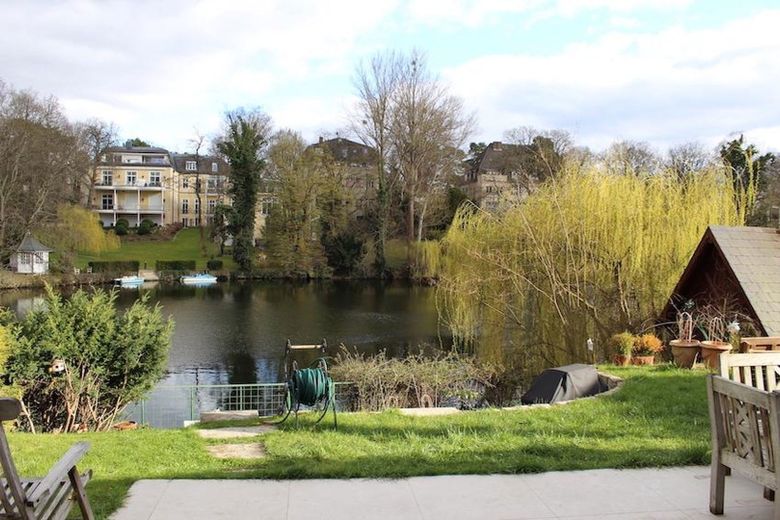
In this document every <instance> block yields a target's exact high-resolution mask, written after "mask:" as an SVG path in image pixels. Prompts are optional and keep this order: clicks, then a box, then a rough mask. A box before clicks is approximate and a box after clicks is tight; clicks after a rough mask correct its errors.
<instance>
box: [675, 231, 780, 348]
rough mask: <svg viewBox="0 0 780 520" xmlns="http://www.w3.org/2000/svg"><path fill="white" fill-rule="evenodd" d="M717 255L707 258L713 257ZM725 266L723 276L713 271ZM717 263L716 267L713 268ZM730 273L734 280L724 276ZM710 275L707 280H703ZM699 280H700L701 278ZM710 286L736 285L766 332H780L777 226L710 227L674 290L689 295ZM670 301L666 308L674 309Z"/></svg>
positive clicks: (779, 271)
mask: <svg viewBox="0 0 780 520" xmlns="http://www.w3.org/2000/svg"><path fill="white" fill-rule="evenodd" d="M713 256H715V257H716V258H707V257H713ZM719 264H720V265H723V266H725V268H723V269H721V270H722V271H724V272H723V273H721V276H720V278H718V276H715V275H714V274H713V273H705V272H702V271H704V270H707V269H709V270H714V269H716V268H717V266H718V265H719ZM713 266H715V267H713ZM724 275H725V276H728V277H729V278H731V279H730V280H725V279H723V276H724ZM702 278H707V283H706V284H704V283H702V282H701V281H700V279H702ZM697 279H698V280H697ZM697 284H698V287H697V289H698V290H701V287H703V286H705V285H708V286H710V287H712V288H713V289H714V290H718V289H723V287H724V286H725V287H728V286H732V287H734V288H735V290H737V291H739V292H741V293H742V294H737V295H735V296H737V297H738V299H740V300H742V301H743V302H744V303H745V304H746V306H747V307H749V308H748V309H746V310H747V311H750V312H751V314H753V315H754V317H755V319H756V320H757V321H758V322H759V323H758V324H757V325H759V327H760V328H761V329H763V332H764V333H765V334H766V335H769V336H776V335H780V234H778V230H777V229H775V228H759V227H728V226H710V227H709V228H707V231H706V232H705V233H704V236H703V237H702V239H701V242H700V243H699V245H698V246H697V248H696V251H694V253H693V256H692V257H691V260H690V262H689V263H688V266H687V267H686V268H685V271H684V272H683V275H682V276H681V277H680V281H679V282H678V283H677V286H676V287H675V289H674V293H673V296H672V298H674V297H675V295H683V296H686V297H688V298H692V297H693V295H691V294H689V293H690V292H692V291H693V290H694V289H692V288H693V287H694V286H696V285H697ZM673 310H674V309H673V305H672V302H671V301H670V302H669V304H667V306H666V309H665V311H664V315H665V316H668V315H669V314H670V313H671V312H672V311H673Z"/></svg>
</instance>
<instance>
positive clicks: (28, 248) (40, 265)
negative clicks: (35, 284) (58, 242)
mask: <svg viewBox="0 0 780 520" xmlns="http://www.w3.org/2000/svg"><path fill="white" fill-rule="evenodd" d="M51 251H52V250H51V249H50V248H48V247H46V246H45V245H43V244H41V243H40V242H39V241H38V239H37V238H35V237H34V236H32V235H30V234H27V235H26V236H25V237H24V240H22V243H21V244H19V247H18V248H17V249H16V252H15V253H14V254H12V255H11V270H13V271H15V272H17V273H23V274H46V273H48V272H49V253H50V252H51Z"/></svg>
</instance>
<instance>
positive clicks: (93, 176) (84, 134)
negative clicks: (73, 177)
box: [74, 118, 118, 206]
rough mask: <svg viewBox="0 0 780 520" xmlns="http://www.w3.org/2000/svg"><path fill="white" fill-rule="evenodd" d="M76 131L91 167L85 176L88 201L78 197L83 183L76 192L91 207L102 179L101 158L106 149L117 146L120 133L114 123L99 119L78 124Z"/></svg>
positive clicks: (77, 186)
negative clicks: (99, 174)
mask: <svg viewBox="0 0 780 520" xmlns="http://www.w3.org/2000/svg"><path fill="white" fill-rule="evenodd" d="M76 131H77V132H78V135H79V142H80V144H81V146H82V147H83V148H84V152H85V153H86V155H87V156H88V157H89V167H88V169H87V171H86V174H85V175H86V179H85V181H86V182H84V184H86V187H87V194H86V200H84V199H83V198H82V197H79V196H78V195H79V193H80V190H81V187H82V186H81V184H82V183H81V182H79V183H77V185H76V186H75V187H74V188H75V190H78V191H76V196H77V198H80V199H81V202H82V203H85V204H86V205H87V206H89V204H91V202H92V196H93V194H94V191H95V186H96V185H97V183H98V181H99V179H100V178H99V177H98V165H99V164H100V162H101V158H102V156H103V153H104V152H105V151H106V148H108V147H109V146H112V145H114V144H116V141H117V134H118V131H117V128H116V125H114V123H112V122H108V121H103V120H102V119H97V118H92V119H87V120H86V121H84V122H81V123H77V124H76Z"/></svg>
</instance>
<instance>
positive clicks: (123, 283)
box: [114, 275, 144, 288]
mask: <svg viewBox="0 0 780 520" xmlns="http://www.w3.org/2000/svg"><path fill="white" fill-rule="evenodd" d="M143 283H144V279H143V278H141V277H140V276H137V275H134V276H123V277H121V278H114V285H119V286H120V287H130V288H135V287H139V286H141V285H143Z"/></svg>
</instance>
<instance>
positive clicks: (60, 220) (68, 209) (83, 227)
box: [38, 204, 120, 254]
mask: <svg viewBox="0 0 780 520" xmlns="http://www.w3.org/2000/svg"><path fill="white" fill-rule="evenodd" d="M38 235H39V236H40V237H41V240H42V241H43V242H44V243H45V244H46V245H48V246H50V247H53V248H54V249H56V250H57V251H59V252H61V253H63V252H75V251H82V252H85V253H92V254H100V253H105V252H108V251H116V250H118V249H119V246H120V242H119V237H118V236H116V235H115V234H114V233H110V232H107V231H105V230H104V229H103V226H102V225H101V224H100V221H99V220H98V217H97V215H95V213H93V212H92V211H90V210H88V209H85V208H82V207H81V206H74V205H69V204H62V205H61V206H59V207H58V208H57V221H56V222H55V223H53V224H50V225H48V226H45V227H44V228H43V229H41V230H40V231H38Z"/></svg>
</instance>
